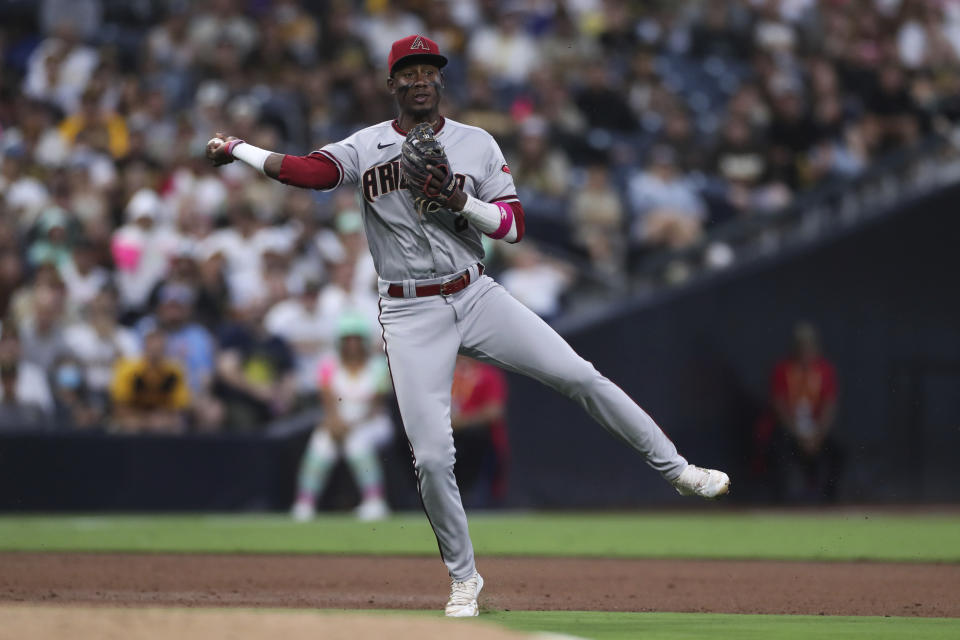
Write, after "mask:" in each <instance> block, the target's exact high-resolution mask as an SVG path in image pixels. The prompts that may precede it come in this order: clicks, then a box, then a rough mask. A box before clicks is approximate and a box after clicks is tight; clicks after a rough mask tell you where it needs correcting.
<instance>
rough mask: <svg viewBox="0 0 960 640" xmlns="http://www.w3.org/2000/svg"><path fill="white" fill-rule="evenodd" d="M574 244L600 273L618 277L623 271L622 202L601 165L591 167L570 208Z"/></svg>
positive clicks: (587, 170) (607, 173) (624, 244)
mask: <svg viewBox="0 0 960 640" xmlns="http://www.w3.org/2000/svg"><path fill="white" fill-rule="evenodd" d="M570 218H571V222H572V223H573V237H572V241H573V243H574V244H576V245H578V246H581V247H583V248H584V249H586V252H587V255H588V256H589V257H590V263H591V264H592V265H593V266H594V268H596V269H597V270H598V271H599V272H601V273H604V274H607V275H619V274H621V273H622V272H623V269H624V252H625V249H626V243H625V242H624V224H625V223H624V216H623V203H622V202H621V201H620V196H619V195H618V194H617V192H616V190H615V189H614V188H613V185H612V184H611V182H610V174H609V171H608V170H607V168H606V167H605V166H604V165H602V164H594V165H590V166H589V167H587V169H586V177H585V179H584V184H583V186H582V187H581V188H579V189H576V195H574V197H573V203H572V204H571V207H570Z"/></svg>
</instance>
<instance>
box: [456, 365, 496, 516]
mask: <svg viewBox="0 0 960 640" xmlns="http://www.w3.org/2000/svg"><path fill="white" fill-rule="evenodd" d="M452 400H453V402H452V404H451V423H452V424H453V443H454V446H455V447H456V450H457V462H456V465H455V466H454V473H455V474H456V476H457V483H458V484H459V485H460V487H461V491H462V492H463V495H464V498H465V500H470V501H473V502H476V505H475V506H478V507H491V506H496V505H499V504H501V503H502V502H503V499H504V498H505V496H506V493H507V460H508V458H509V447H508V444H507V423H506V418H505V415H506V406H507V381H506V378H505V376H504V375H503V372H501V371H500V369H498V368H496V367H494V366H491V365H489V364H484V363H482V362H477V361H476V360H473V359H471V358H468V357H466V356H458V357H457V366H456V369H454V373H453V388H452ZM481 479H483V480H484V483H483V484H478V482H479V481H480V480H481Z"/></svg>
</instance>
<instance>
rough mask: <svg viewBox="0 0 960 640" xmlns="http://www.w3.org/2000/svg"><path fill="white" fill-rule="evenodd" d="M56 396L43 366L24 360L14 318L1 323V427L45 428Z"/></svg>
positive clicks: (51, 413)
mask: <svg viewBox="0 0 960 640" xmlns="http://www.w3.org/2000/svg"><path fill="white" fill-rule="evenodd" d="M53 408H54V405H53V397H52V395H51V394H50V387H49V385H48V384H47V377H46V375H44V372H43V369H41V368H40V367H38V366H37V365H36V364H34V363H32V362H30V361H28V360H24V359H23V358H22V356H21V352H20V337H19V335H18V333H17V329H16V327H15V326H14V324H13V323H12V322H10V321H9V320H5V321H4V322H3V326H2V327H0V428H4V429H16V428H28V429H30V428H32V429H35V428H43V427H46V426H48V425H49V424H50V422H49V420H50V418H51V417H52V415H53Z"/></svg>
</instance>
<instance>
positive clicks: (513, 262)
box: [500, 241, 576, 322]
mask: <svg viewBox="0 0 960 640" xmlns="http://www.w3.org/2000/svg"><path fill="white" fill-rule="evenodd" d="M506 260H507V268H506V269H505V270H504V272H503V273H502V274H500V283H501V284H502V285H503V286H504V288H506V290H507V291H509V292H510V294H511V295H513V296H514V297H515V298H516V299H517V300H519V301H520V302H522V303H523V304H524V305H526V306H527V307H528V308H529V309H530V310H531V311H533V312H534V313H536V314H537V315H538V316H540V317H541V318H543V319H544V320H546V321H547V322H550V321H551V320H553V319H554V318H556V317H557V316H558V315H559V314H560V311H561V310H562V308H563V294H564V292H566V290H567V289H568V288H569V287H570V286H571V285H572V284H573V282H574V278H575V276H576V272H575V271H574V269H573V268H572V267H570V266H569V265H568V264H566V263H563V262H560V261H559V260H554V259H550V258H547V257H546V256H544V255H543V254H542V253H541V252H540V251H539V250H538V249H537V248H536V247H535V246H534V245H533V244H532V243H530V242H529V241H528V242H524V243H523V244H518V245H511V246H510V249H509V250H508V252H506Z"/></svg>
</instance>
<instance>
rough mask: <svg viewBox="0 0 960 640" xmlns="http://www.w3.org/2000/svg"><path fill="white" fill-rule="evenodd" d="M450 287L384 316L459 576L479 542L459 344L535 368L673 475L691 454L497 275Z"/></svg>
mask: <svg viewBox="0 0 960 640" xmlns="http://www.w3.org/2000/svg"><path fill="white" fill-rule="evenodd" d="M472 269H473V271H472V274H471V275H473V276H474V280H475V281H474V282H473V283H472V284H470V285H469V286H468V287H467V288H465V289H463V290H462V291H459V292H457V293H455V294H453V295H450V296H440V295H436V296H427V297H422V298H416V297H414V298H391V297H389V296H388V295H387V294H386V285H385V283H383V282H381V283H380V291H381V298H380V323H381V325H382V326H383V337H384V343H385V344H384V348H385V350H386V354H387V360H388V362H389V365H390V372H391V376H392V378H393V384H394V389H395V391H396V395H397V402H398V404H399V407H400V415H401V417H402V418H403V426H404V429H405V430H406V433H407V438H408V439H409V441H410V447H411V450H412V453H413V458H414V467H415V469H416V475H417V486H418V489H419V491H420V498H421V499H422V500H423V507H424V510H425V511H426V513H427V518H428V519H429V520H430V525H431V526H432V527H433V531H434V533H435V534H436V536H437V543H438V545H439V547H440V554H441V556H442V557H443V561H444V563H445V564H446V565H447V569H448V570H449V572H450V576H451V577H452V578H453V579H454V580H465V579H467V578H470V577H471V576H472V575H473V573H474V571H475V565H474V557H473V544H472V543H471V541H470V533H469V531H468V529H467V517H466V514H465V513H464V510H463V504H462V502H461V500H460V491H459V489H458V488H457V482H456V479H455V477H454V473H453V465H454V456H455V449H454V446H453V430H452V428H451V426H450V387H451V386H452V384H453V369H454V365H455V362H456V358H457V353H458V352H462V353H464V354H466V355H469V356H472V357H475V358H477V359H479V360H483V361H486V362H490V363H492V364H495V365H498V366H500V367H503V368H504V369H507V370H510V371H515V372H518V373H522V374H525V375H528V376H530V377H532V378H535V379H537V380H539V381H540V382H542V383H544V384H546V385H548V386H550V387H552V388H554V389H556V390H557V391H559V392H560V393H563V394H564V395H566V396H568V397H570V398H571V399H573V400H575V401H576V402H578V403H579V404H580V405H581V406H583V408H584V409H586V410H587V412H588V413H589V414H590V415H591V416H593V418H594V419H595V420H596V421H597V422H599V423H600V424H601V425H603V427H604V428H606V429H607V430H608V431H610V432H611V433H613V434H614V435H616V436H618V437H619V438H620V439H622V440H624V441H625V442H626V443H627V444H629V445H630V446H631V447H633V448H634V449H636V450H637V451H638V452H640V453H641V454H642V455H643V456H644V457H646V460H647V463H648V464H649V465H650V466H651V467H653V468H654V469H656V470H657V471H659V472H660V473H661V474H662V475H663V477H664V478H666V479H667V480H673V479H674V478H676V477H677V476H679V475H680V472H681V471H683V469H684V468H685V467H686V465H687V462H686V460H684V458H683V457H681V456H680V455H679V454H678V453H677V448H676V447H675V446H674V444H673V442H671V441H670V439H669V438H667V436H666V435H665V434H664V433H663V431H661V430H660V428H659V427H658V426H657V424H656V423H655V422H654V421H653V419H652V418H651V417H650V416H649V415H647V413H646V412H645V411H644V410H643V409H641V408H640V407H639V406H637V404H636V403H635V402H634V401H633V400H631V399H630V397H629V396H628V395H627V394H626V393H625V392H624V391H623V390H622V389H620V388H619V387H618V386H617V385H615V384H613V383H612V382H610V381H609V380H608V379H607V378H605V377H604V376H602V375H601V374H600V373H599V372H597V370H596V369H595V368H594V367H593V365H592V364H590V363H589V362H587V361H586V360H584V359H583V358H581V357H580V356H579V355H577V353H576V352H575V351H574V350H573V348H572V347H570V345H569V344H567V342H566V341H565V340H564V339H563V338H561V337H560V335H559V334H557V333H556V332H555V331H554V330H553V329H552V328H551V327H550V326H549V325H548V324H547V323H546V322H544V321H543V320H541V319H540V317H539V316H537V315H536V314H535V313H533V312H532V311H530V310H529V309H527V308H526V307H525V306H523V305H522V304H521V303H520V302H518V301H517V300H516V299H515V298H514V297H513V296H511V295H510V294H509V293H507V291H506V290H505V289H504V288H503V287H501V286H500V285H499V284H497V283H496V282H495V281H494V280H493V279H492V278H490V277H488V276H481V277H480V278H479V279H476V277H475V276H476V268H475V267H474V268H472Z"/></svg>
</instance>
